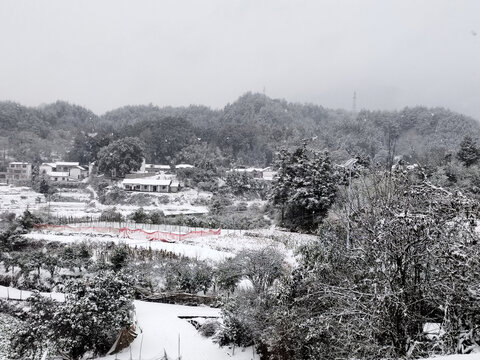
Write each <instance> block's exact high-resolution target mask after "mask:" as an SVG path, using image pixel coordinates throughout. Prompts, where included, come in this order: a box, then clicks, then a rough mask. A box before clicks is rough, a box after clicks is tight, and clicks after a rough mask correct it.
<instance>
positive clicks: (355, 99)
mask: <svg viewBox="0 0 480 360" xmlns="http://www.w3.org/2000/svg"><path fill="white" fill-rule="evenodd" d="M352 100H353V102H352V111H353V112H354V113H356V112H357V92H356V91H353V99H352Z"/></svg>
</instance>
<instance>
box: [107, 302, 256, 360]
mask: <svg viewBox="0 0 480 360" xmlns="http://www.w3.org/2000/svg"><path fill="white" fill-rule="evenodd" d="M135 309H136V315H137V321H138V325H139V329H138V330H137V333H138V336H137V338H136V339H135V341H134V342H133V343H132V345H131V347H130V348H127V349H125V350H123V351H122V352H121V353H119V354H117V356H116V357H115V355H111V356H106V357H103V358H101V359H104V360H107V359H108V360H113V359H119V360H129V359H132V360H137V359H140V358H141V359H142V360H156V359H161V358H162V356H163V355H164V351H165V352H166V353H167V355H168V356H169V358H171V359H176V358H177V357H178V339H179V338H180V355H181V359H182V360H224V359H230V358H232V359H237V360H251V359H257V360H258V355H256V354H254V353H253V351H252V348H247V349H235V355H232V349H229V348H228V347H223V348H222V347H219V346H218V345H217V344H215V343H213V342H212V340H211V339H208V338H205V337H203V336H202V335H200V334H199V333H198V331H197V330H196V329H195V327H194V326H193V325H191V324H190V323H189V322H188V321H187V320H186V319H180V318H179V316H192V317H203V316H207V317H211V316H213V317H218V316H220V310H219V309H213V308H210V307H203V306H195V307H192V306H181V305H170V304H158V303H149V302H144V301H135Z"/></svg>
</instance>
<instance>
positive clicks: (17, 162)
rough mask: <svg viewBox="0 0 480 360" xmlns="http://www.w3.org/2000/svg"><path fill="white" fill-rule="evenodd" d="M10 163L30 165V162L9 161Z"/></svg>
mask: <svg viewBox="0 0 480 360" xmlns="http://www.w3.org/2000/svg"><path fill="white" fill-rule="evenodd" d="M9 164H10V165H28V162H21V161H13V162H11V163H9Z"/></svg>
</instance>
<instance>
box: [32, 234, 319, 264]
mask: <svg viewBox="0 0 480 360" xmlns="http://www.w3.org/2000/svg"><path fill="white" fill-rule="evenodd" d="M23 236H24V237H26V238H28V239H32V240H46V241H57V242H63V243H75V242H82V241H87V242H110V241H113V242H115V243H117V244H120V243H121V244H126V245H128V246H132V247H144V248H151V249H152V250H164V251H170V252H172V253H174V254H177V255H180V256H185V257H189V258H194V259H198V260H211V261H214V262H219V261H222V260H225V259H226V258H229V257H233V256H234V255H235V254H236V253H238V252H239V251H241V250H244V249H261V248H265V247H274V248H276V249H277V250H279V251H280V252H281V253H283V254H284V255H285V258H286V260H287V262H289V263H290V264H294V263H295V260H294V254H293V250H294V249H295V248H296V247H297V246H298V245H300V244H302V243H305V242H307V241H310V240H313V239H315V237H314V236H310V235H302V234H295V233H288V232H282V231H279V230H276V229H266V230H249V231H239V230H235V231H234V230H222V234H221V235H212V236H205V237H198V238H192V239H186V240H182V241H178V242H175V243H165V242H161V241H148V240H134V239H125V238H121V237H118V236H115V235H110V234H95V233H75V232H51V231H45V230H39V231H32V232H30V233H28V234H25V235H23Z"/></svg>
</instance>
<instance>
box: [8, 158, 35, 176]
mask: <svg viewBox="0 0 480 360" xmlns="http://www.w3.org/2000/svg"><path fill="white" fill-rule="evenodd" d="M6 178H7V181H27V180H30V179H31V178H32V164H29V163H27V162H17V161H14V162H11V163H9V164H8V167H7V175H6Z"/></svg>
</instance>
